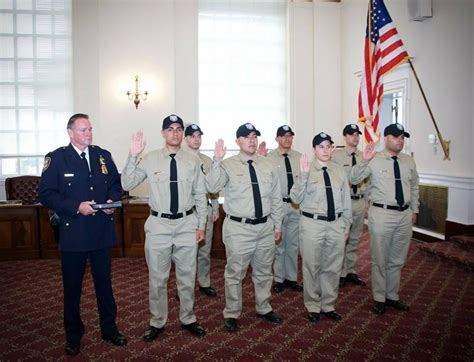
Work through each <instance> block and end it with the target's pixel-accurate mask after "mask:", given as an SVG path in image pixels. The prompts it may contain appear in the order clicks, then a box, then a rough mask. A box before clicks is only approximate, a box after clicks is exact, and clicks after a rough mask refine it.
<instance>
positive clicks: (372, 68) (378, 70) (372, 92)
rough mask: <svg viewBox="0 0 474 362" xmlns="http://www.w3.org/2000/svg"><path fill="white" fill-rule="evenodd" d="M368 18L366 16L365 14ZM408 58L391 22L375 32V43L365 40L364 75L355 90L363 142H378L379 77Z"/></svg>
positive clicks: (381, 90)
mask: <svg viewBox="0 0 474 362" xmlns="http://www.w3.org/2000/svg"><path fill="white" fill-rule="evenodd" d="M369 16H370V14H369ZM407 59H408V53H407V51H406V50H405V47H404V45H403V42H402V40H401V39H400V36H399V35H398V31H397V29H396V28H395V26H394V25H393V22H390V23H387V24H386V25H384V26H383V27H382V28H381V29H380V30H379V41H378V42H377V43H376V44H375V45H374V44H371V41H370V34H369V37H366V39H365V48H364V64H365V66H364V72H363V75H362V81H361V85H360V90H359V101H358V103H359V121H362V122H364V123H365V124H364V139H365V142H366V143H370V142H378V141H379V139H380V136H379V130H378V125H379V109H380V106H381V103H382V97H383V76H384V75H385V74H387V73H389V72H390V71H392V70H394V69H395V68H396V67H397V66H399V65H400V64H402V63H404V62H405V61H406V60H407Z"/></svg>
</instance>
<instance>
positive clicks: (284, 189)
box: [267, 148, 301, 198]
mask: <svg viewBox="0 0 474 362" xmlns="http://www.w3.org/2000/svg"><path fill="white" fill-rule="evenodd" d="M287 153H288V159H289V160H290V165H291V172H292V173H293V183H294V182H296V179H297V178H298V177H299V174H300V157H301V153H299V152H298V151H295V150H289V151H288V152H287ZM267 158H268V159H269V160H270V161H272V163H273V165H274V166H276V169H277V173H278V177H279V179H280V188H281V196H282V198H283V197H290V196H289V194H288V177H287V174H286V165H285V157H284V156H283V153H282V152H281V150H280V149H279V148H277V149H275V150H273V151H271V152H269V153H268V155H267Z"/></svg>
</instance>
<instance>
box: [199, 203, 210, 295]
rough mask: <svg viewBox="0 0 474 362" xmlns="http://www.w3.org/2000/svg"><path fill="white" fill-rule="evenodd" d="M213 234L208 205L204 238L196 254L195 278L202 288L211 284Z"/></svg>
mask: <svg viewBox="0 0 474 362" xmlns="http://www.w3.org/2000/svg"><path fill="white" fill-rule="evenodd" d="M213 234H214V223H213V222H212V207H211V206H208V213H207V223H206V240H204V241H201V242H200V243H199V246H198V255H197V280H198V283H199V285H200V286H201V287H203V288H206V287H210V286H211V249H212V236H213Z"/></svg>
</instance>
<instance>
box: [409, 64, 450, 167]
mask: <svg viewBox="0 0 474 362" xmlns="http://www.w3.org/2000/svg"><path fill="white" fill-rule="evenodd" d="M408 64H410V68H411V70H412V71H413V74H414V75H415V79H416V82H417V83H418V87H419V88H420V91H421V95H422V96H423V99H424V100H425V104H426V107H427V108H428V112H429V114H430V116H431V120H432V121H433V125H434V127H435V129H436V134H437V135H438V139H439V142H440V143H441V147H442V148H443V152H444V159H445V160H450V158H449V143H450V142H451V141H449V140H447V141H445V140H444V139H443V136H442V135H441V132H440V131H439V128H438V125H437V124H436V121H435V118H434V116H433V112H432V111H431V107H430V105H429V103H428V99H426V95H425V92H424V90H423V87H422V86H421V83H420V79H418V74H416V70H415V67H414V66H413V63H412V62H411V60H410V58H408Z"/></svg>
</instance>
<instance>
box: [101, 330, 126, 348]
mask: <svg viewBox="0 0 474 362" xmlns="http://www.w3.org/2000/svg"><path fill="white" fill-rule="evenodd" d="M102 339H103V340H104V341H107V342H110V343H112V344H114V345H116V346H119V347H121V346H125V345H126V344H127V338H126V337H125V336H123V335H121V334H120V333H117V334H116V335H115V336H106V335H104V334H103V335H102Z"/></svg>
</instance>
